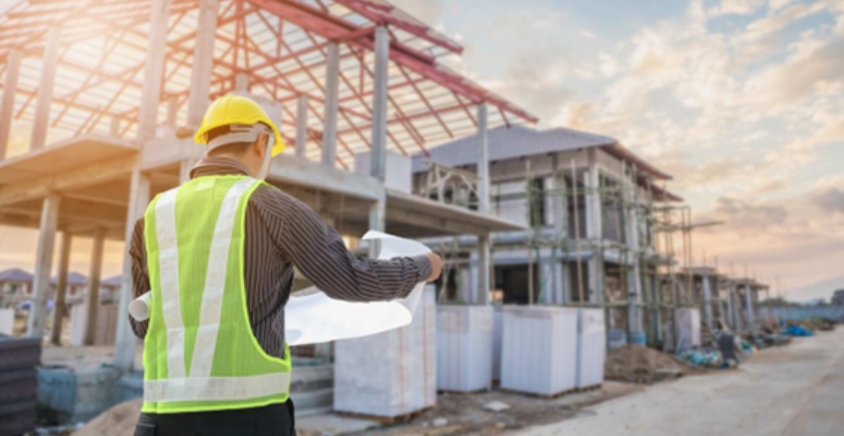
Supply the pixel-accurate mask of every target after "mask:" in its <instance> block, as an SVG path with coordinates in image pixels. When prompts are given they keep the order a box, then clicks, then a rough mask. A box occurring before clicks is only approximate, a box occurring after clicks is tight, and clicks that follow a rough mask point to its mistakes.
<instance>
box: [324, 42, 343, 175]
mask: <svg viewBox="0 0 844 436" xmlns="http://www.w3.org/2000/svg"><path fill="white" fill-rule="evenodd" d="M327 51H328V53H327V60H326V64H325V112H324V116H323V120H324V122H323V124H324V128H323V130H322V164H323V165H326V166H330V167H334V165H335V163H336V160H337V104H338V98H339V92H340V91H339V86H340V46H339V45H338V44H337V43H336V42H332V43H330V44H328V50H327Z"/></svg>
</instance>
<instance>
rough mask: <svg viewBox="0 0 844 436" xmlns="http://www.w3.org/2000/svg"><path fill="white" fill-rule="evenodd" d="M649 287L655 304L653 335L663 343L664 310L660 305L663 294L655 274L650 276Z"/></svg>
mask: <svg viewBox="0 0 844 436" xmlns="http://www.w3.org/2000/svg"><path fill="white" fill-rule="evenodd" d="M648 285H649V288H650V290H651V302H652V303H653V304H654V306H655V307H654V308H653V309H652V310H653V312H652V314H651V316H652V317H653V318H652V320H653V330H654V332H653V335H654V338H655V339H656V340H657V341H662V339H663V335H662V333H663V332H662V309H661V308H660V307H659V305H660V304H661V303H662V293H661V292H660V291H661V289H660V286H659V283H658V281H657V278H656V276H655V275H653V274H649V275H648Z"/></svg>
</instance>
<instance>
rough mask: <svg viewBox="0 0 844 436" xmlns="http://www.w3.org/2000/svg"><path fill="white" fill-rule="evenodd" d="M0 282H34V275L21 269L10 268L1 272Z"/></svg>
mask: <svg viewBox="0 0 844 436" xmlns="http://www.w3.org/2000/svg"><path fill="white" fill-rule="evenodd" d="M0 282H23V283H29V282H32V274H30V273H28V272H26V271H24V270H22V269H20V268H9V269H6V270H3V271H0Z"/></svg>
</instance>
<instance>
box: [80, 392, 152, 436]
mask: <svg viewBox="0 0 844 436" xmlns="http://www.w3.org/2000/svg"><path fill="white" fill-rule="evenodd" d="M142 405H143V399H142V398H138V399H137V400H132V401H127V402H125V403H120V404H118V405H116V406H114V407H112V408H111V409H108V410H106V411H105V412H103V413H102V414H100V416H98V417H96V418H94V419H92V420H91V421H90V422H88V424H86V425H85V427H82V428H81V429H80V430H79V431H77V432H76V433H74V434H73V435H72V436H132V435H134V434H135V424H137V423H138V416H139V415H140V413H141V406H142Z"/></svg>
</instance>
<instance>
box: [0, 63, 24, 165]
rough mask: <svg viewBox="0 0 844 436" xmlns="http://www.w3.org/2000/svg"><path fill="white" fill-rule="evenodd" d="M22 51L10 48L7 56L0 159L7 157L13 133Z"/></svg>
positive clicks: (0, 105) (0, 117)
mask: <svg viewBox="0 0 844 436" xmlns="http://www.w3.org/2000/svg"><path fill="white" fill-rule="evenodd" d="M21 57H22V55H21V51H20V50H19V49H16V48H12V49H10V50H9V54H8V55H7V56H6V76H5V77H4V78H3V97H2V99H0V161H3V160H4V159H6V154H7V153H8V151H9V150H8V149H9V136H10V135H11V133H12V117H13V116H14V114H15V91H16V90H17V87H18V76H19V75H20V71H21Z"/></svg>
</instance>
